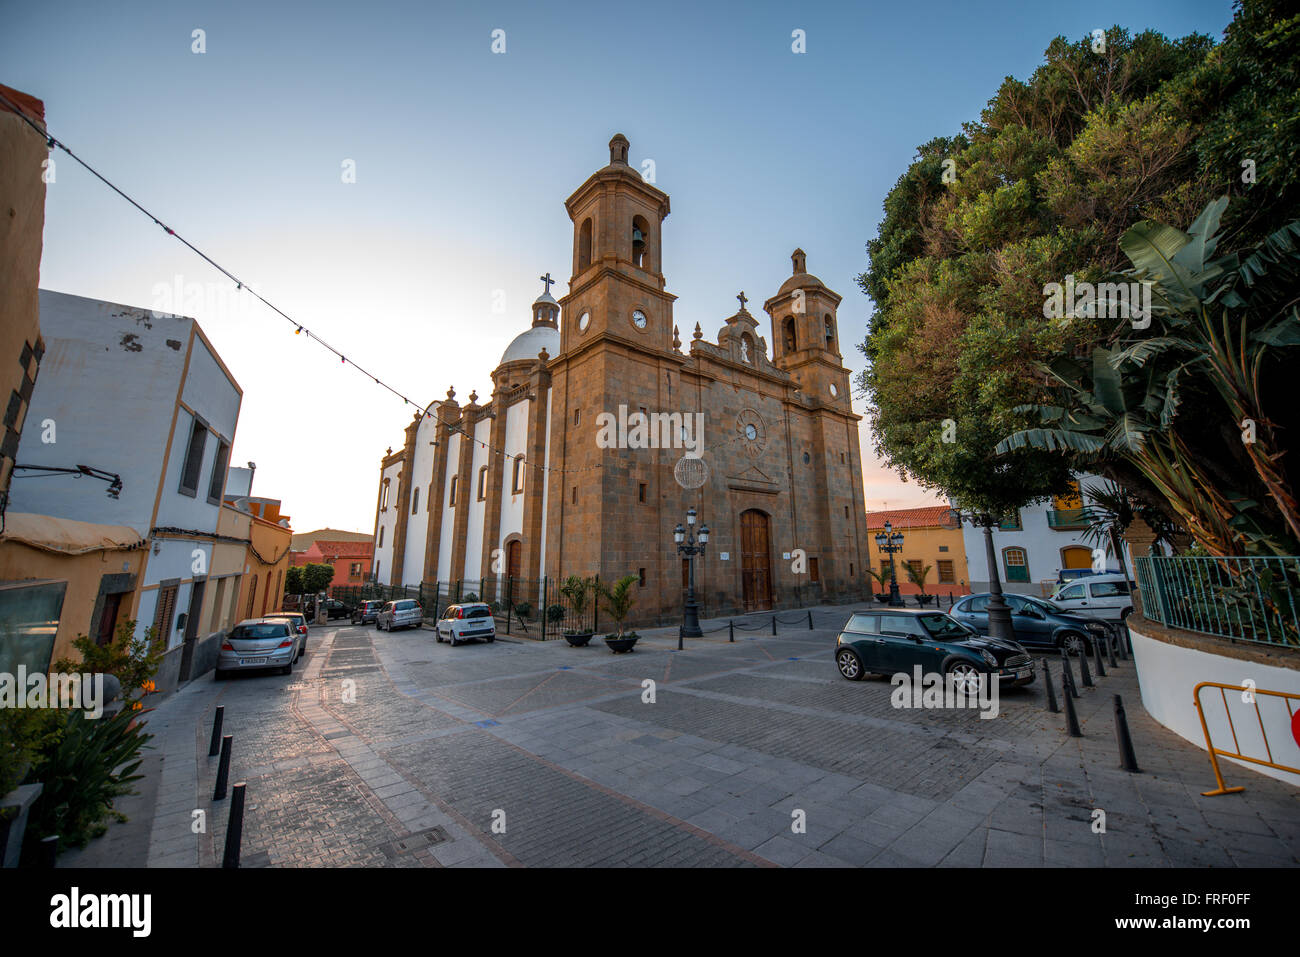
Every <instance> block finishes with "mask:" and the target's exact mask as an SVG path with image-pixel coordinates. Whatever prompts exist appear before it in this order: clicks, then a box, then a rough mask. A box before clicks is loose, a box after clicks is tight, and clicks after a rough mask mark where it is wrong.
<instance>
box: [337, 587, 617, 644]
mask: <svg viewBox="0 0 1300 957" xmlns="http://www.w3.org/2000/svg"><path fill="white" fill-rule="evenodd" d="M560 585H561V583H560V582H559V581H558V580H556V579H554V578H513V577H506V576H503V577H501V578H486V579H483V580H481V581H469V580H466V579H457V580H456V581H452V582H431V583H430V582H425V583H422V584H419V585H383V584H379V583H377V582H367V583H366V584H364V585H336V586H335V587H334V589H333V597H335V598H337V599H339V600H340V601H342V602H343V603H345V604H347V605H357V604H360V603H361V602H363V601H398V600H401V599H406V598H413V599H415V600H416V601H418V602H419V603H420V607H421V608H423V609H424V617H425V620H427V621H436V620H437V619H438V618H440V617H441V615H442V612H443V610H444V609H446V608H447V606H448V605H456V604H461V603H464V602H477V601H481V602H485V603H487V604H488V605H489V606H490V607H491V608H492V613H493V615H494V616H495V617H496V619H497V622H498V627H499V628H500V629H501V631H502V632H503V633H504V634H507V635H518V636H521V637H524V638H532V639H535V640H539V641H546V640H549V639H552V638H559V637H561V636H563V634H564V633H565V632H566V631H595V630H596V628H597V627H598V626H599V609H598V602H597V600H596V596H595V594H593V593H589V594H588V597H587V602H586V607H585V608H584V609H583V611H582V612H581V613H578V612H576V611H574V609H573V607H572V602H571V601H570V600H569V599H568V597H566V596H565V595H564V593H563V592H562V591H561V590H560Z"/></svg>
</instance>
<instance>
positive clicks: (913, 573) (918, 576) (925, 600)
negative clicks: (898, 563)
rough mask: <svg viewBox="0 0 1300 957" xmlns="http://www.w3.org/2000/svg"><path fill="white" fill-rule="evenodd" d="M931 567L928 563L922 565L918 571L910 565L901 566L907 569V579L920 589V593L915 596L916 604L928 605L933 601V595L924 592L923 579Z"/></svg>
mask: <svg viewBox="0 0 1300 957" xmlns="http://www.w3.org/2000/svg"><path fill="white" fill-rule="evenodd" d="M931 567H932V566H930V565H923V566H922V567H921V569H920V571H918V570H917V569H916V568H915V567H914V566H912V565H904V566H903V568H905V569H906V570H907V578H908V581H910V582H911V583H912V584H913V585H915V586H916V587H917V588H919V589H920V593H919V594H918V595H917V596H916V603H917V604H918V605H928V604H930V602H932V601H934V596H933V595H927V594H926V593H925V580H926V578H927V577H929V575H930V568H931Z"/></svg>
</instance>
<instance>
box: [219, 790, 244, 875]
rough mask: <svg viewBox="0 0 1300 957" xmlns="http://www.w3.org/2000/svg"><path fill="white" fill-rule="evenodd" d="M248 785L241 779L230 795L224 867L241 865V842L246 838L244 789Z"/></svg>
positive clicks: (222, 864)
mask: <svg viewBox="0 0 1300 957" xmlns="http://www.w3.org/2000/svg"><path fill="white" fill-rule="evenodd" d="M247 787H248V785H247V784H246V783H245V782H243V781H239V782H237V783H236V784H235V787H234V790H233V792H232V793H231V795H230V820H229V821H228V823H227V824H226V853H225V856H224V857H223V858H222V859H221V866H222V867H238V866H239V844H240V842H241V841H242V840H243V838H244V791H245V789H246V788H247Z"/></svg>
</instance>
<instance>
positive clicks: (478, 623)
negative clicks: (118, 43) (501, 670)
mask: <svg viewBox="0 0 1300 957" xmlns="http://www.w3.org/2000/svg"><path fill="white" fill-rule="evenodd" d="M435 627H436V629H437V633H438V641H440V642H441V641H443V640H446V641H449V642H451V646H452V647H453V648H455V647H456V646H457V645H459V644H460V643H461V642H464V641H473V640H475V639H482V640H483V641H496V637H497V627H496V621H495V620H494V619H493V617H492V609H491V608H490V607H488V606H487V605H486V604H484V603H483V602H475V603H473V604H468V605H451V606H449V607H448V608H447V610H446V611H444V612H443V613H442V618H440V619H439V620H438V624H437V625H436V626H435Z"/></svg>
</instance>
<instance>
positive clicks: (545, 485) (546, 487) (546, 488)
mask: <svg viewBox="0 0 1300 957" xmlns="http://www.w3.org/2000/svg"><path fill="white" fill-rule="evenodd" d="M551 394H552V390H551V389H547V390H546V431H544V432H543V433H542V435H543V436H545V437H546V455H545V456H544V457H543V459H542V465H544V466H546V467H547V468H550V465H551ZM546 475H547V473H546V472H541V473H539V474H538V476H537V481H539V482H541V483H542V547H541V553H540V556H541V561H540V563H539V565H538V567H539V568H545V567H546V501H547V497H548V496H549V494H550V491H551V483H550V482H548V481H546Z"/></svg>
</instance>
